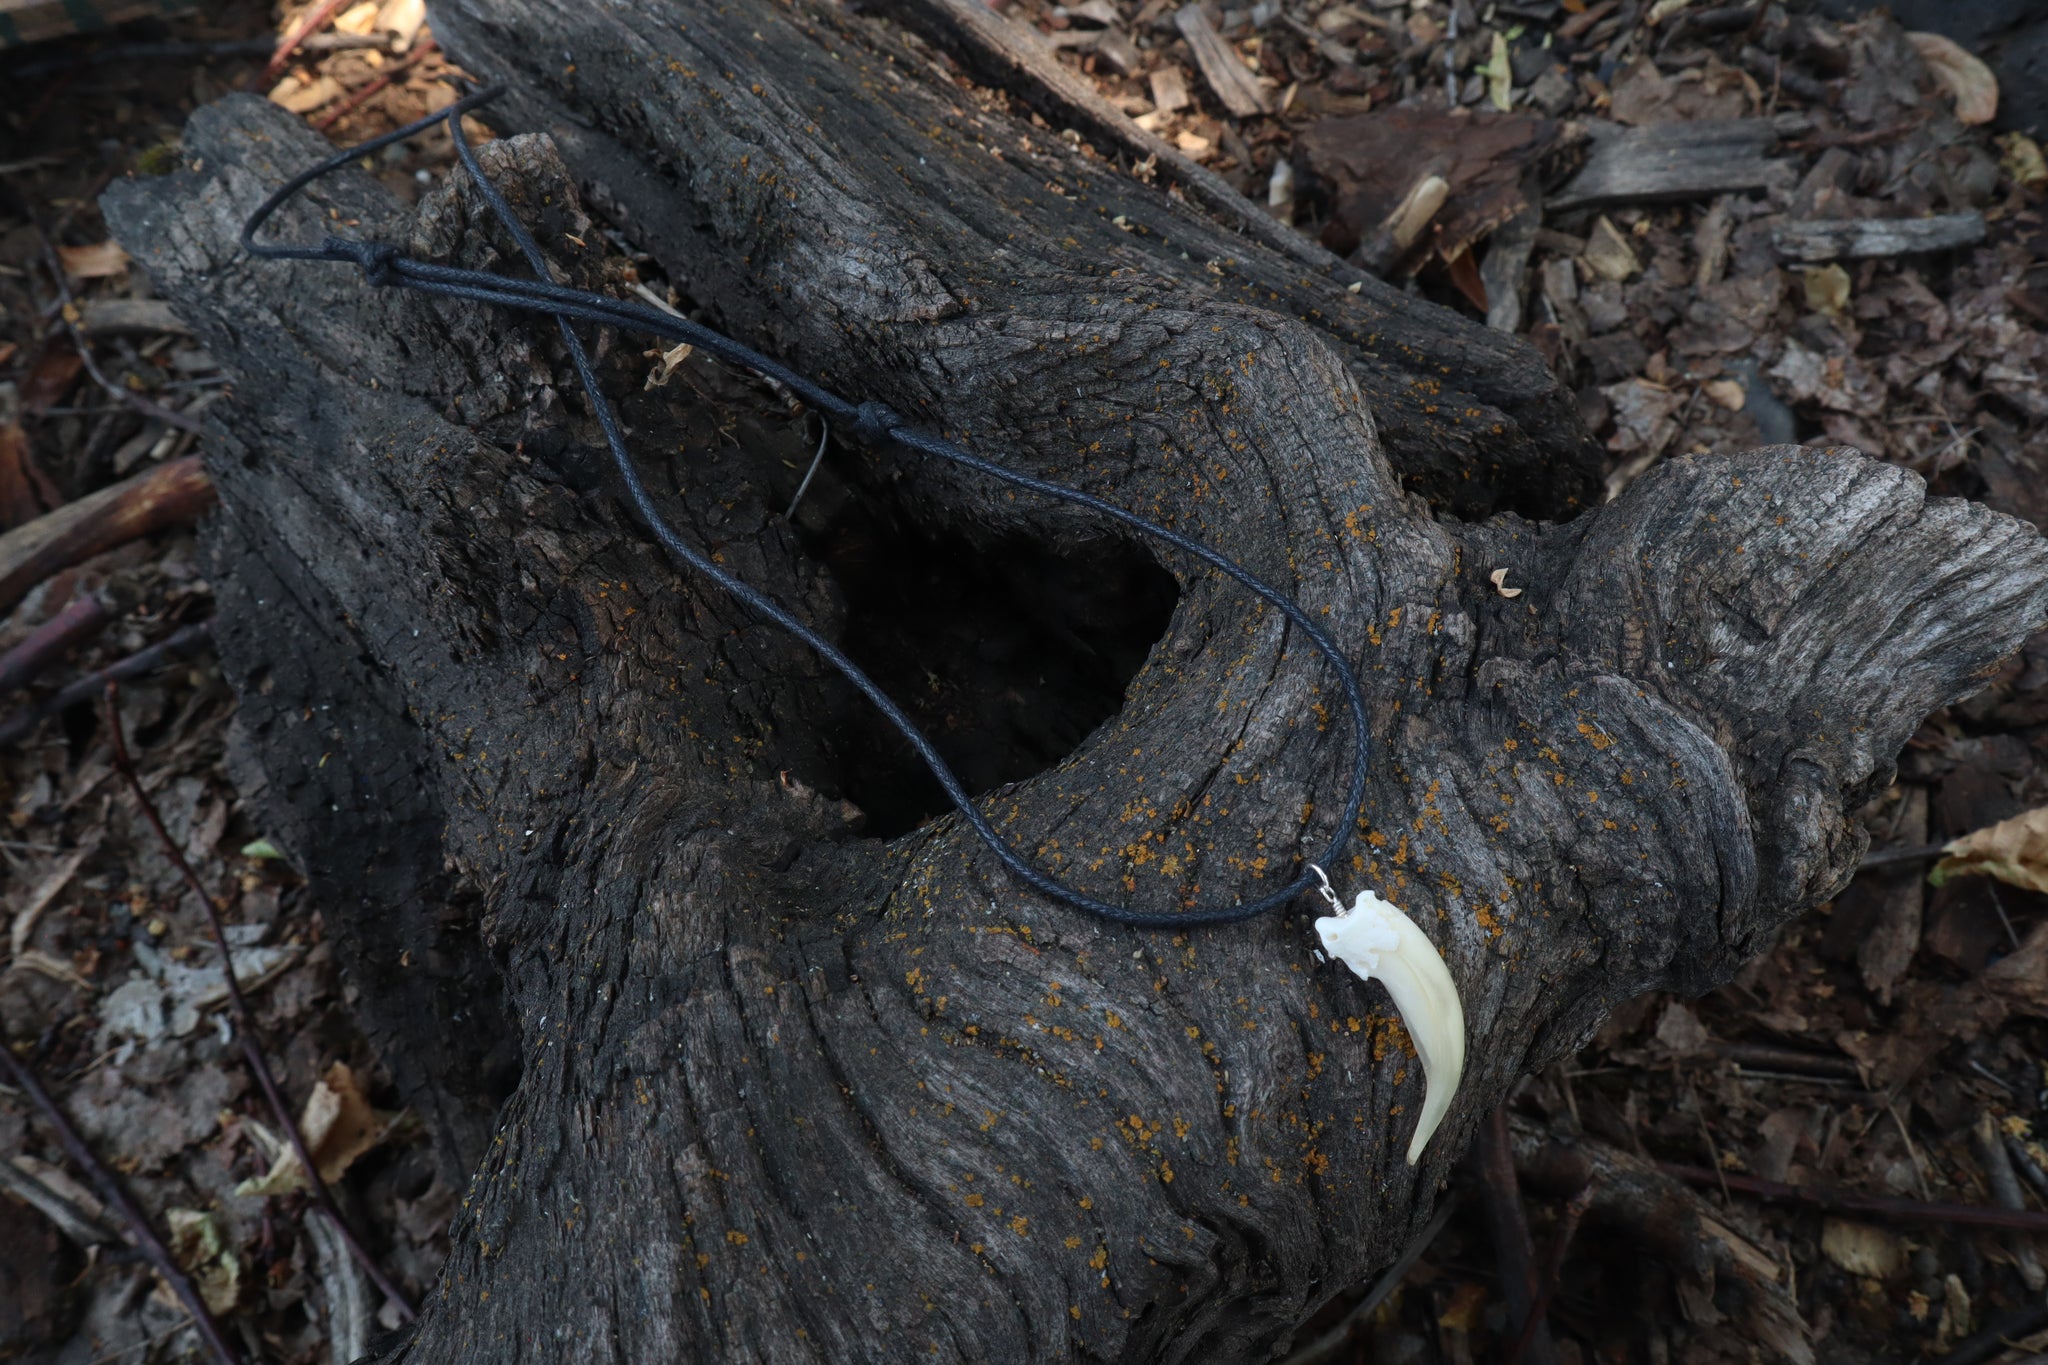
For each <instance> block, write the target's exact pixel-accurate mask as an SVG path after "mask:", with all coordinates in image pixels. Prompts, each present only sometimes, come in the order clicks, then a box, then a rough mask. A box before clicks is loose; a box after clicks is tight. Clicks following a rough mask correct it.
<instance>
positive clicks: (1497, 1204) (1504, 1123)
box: [1479, 1104, 1557, 1365]
mask: <svg viewBox="0 0 2048 1365" xmlns="http://www.w3.org/2000/svg"><path fill="white" fill-rule="evenodd" d="M1479 1176H1480V1185H1481V1188H1482V1189H1483V1190H1484V1191H1485V1194H1486V1216H1487V1222H1488V1223H1490V1224H1491V1225H1492V1227H1493V1252H1494V1255H1495V1257H1497V1258H1498V1259H1499V1261H1500V1286H1501V1297H1502V1298H1503V1299H1505V1300H1506V1301H1507V1310H1508V1318H1507V1320H1508V1327H1509V1328H1510V1330H1513V1329H1516V1328H1519V1329H1520V1331H1521V1335H1522V1338H1523V1342H1522V1345H1521V1347H1519V1348H1518V1350H1517V1357H1518V1358H1519V1356H1520V1354H1521V1352H1522V1351H1526V1352H1527V1353H1528V1355H1529V1359H1530V1360H1531V1361H1533V1362H1536V1365H1548V1362H1553V1361H1555V1360H1556V1359H1557V1355H1556V1351H1555V1350H1554V1348H1553V1347H1552V1346H1551V1343H1550V1334H1549V1333H1548V1332H1546V1331H1544V1330H1543V1325H1542V1324H1541V1323H1539V1322H1538V1321H1537V1320H1536V1313H1535V1307H1536V1264H1535V1260H1536V1257H1535V1250H1534V1248H1533V1247H1531V1246H1530V1243H1529V1222H1528V1219H1527V1218H1526V1217H1525V1216H1524V1214H1523V1212H1522V1190H1521V1186H1520V1184H1518V1183H1517V1182H1516V1180H1515V1149H1514V1144H1513V1143H1512V1141H1511V1140H1510V1139H1509V1136H1508V1108H1507V1105H1506V1104H1500V1105H1497V1106H1495V1108H1494V1110H1493V1112H1492V1113H1490V1114H1488V1115H1487V1116H1486V1125H1485V1126H1484V1127H1483V1128H1481V1129H1480V1130H1479Z"/></svg>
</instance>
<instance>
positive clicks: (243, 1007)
mask: <svg viewBox="0 0 2048 1365" xmlns="http://www.w3.org/2000/svg"><path fill="white" fill-rule="evenodd" d="M119 695H120V684H119V683H115V682H109V683H108V684H107V731H108V734H109V736H110V737H111V739H112V741H113V747H114V767H115V768H116V769H117V770H118V771H119V772H120V774H121V776H122V777H123V778H125V779H126V780H127V782H128V789H129V790H130V791H132V792H133V793H134V794H135V800H136V803H137V804H138V805H140V806H141V807H142V815H143V818H144V819H146V820H147V821H149V827H150V828H151V829H152V830H155V831H156V837H157V841H158V842H159V843H161V844H162V845H163V850H164V855H165V856H166V857H168V858H169V859H170V860H171V863H172V865H173V866H175V867H176V868H177V869H178V872H179V875H181V876H182V877H184V879H185V885H186V886H188V887H190V888H191V889H192V894H193V896H194V897H196V898H197V899H198V901H199V904H200V905H201V906H202V907H203V908H204V909H205V911H206V923H207V926H208V927H209V928H211V929H212V930H213V942H214V946H216V947H217V948H219V949H220V964H221V972H222V974H223V975H224V976H225V977H226V978H227V985H228V999H229V1000H230V1001H231V1002H232V1003H233V1005H234V1010H235V1021H236V1023H237V1024H239V1025H240V1027H239V1028H238V1029H237V1030H236V1032H237V1033H239V1034H240V1035H241V1042H242V1055H243V1056H245V1057H246V1058H247V1059H248V1061H249V1069H250V1071H252V1072H254V1073H255V1076H256V1082H257V1084H258V1085H260V1086H262V1087H263V1096H264V1098H265V1099H266V1100H268V1101H269V1103H270V1112H271V1113H272V1114H273V1115H274V1116H275V1117H276V1119H277V1122H278V1126H279V1127H281V1128H283V1129H284V1132H285V1136H286V1137H288V1138H289V1139H290V1140H291V1144H292V1151H293V1152H294V1153H295V1154H296V1155H297V1156H298V1158H299V1166H300V1167H301V1168H302V1169H303V1170H304V1172H305V1176H306V1188H307V1189H309V1190H310V1191H311V1192H312V1195H313V1201H314V1203H316V1204H318V1205H319V1207H320V1212H321V1213H323V1214H325V1215H326V1216H327V1217H328V1218H329V1219H330V1220H331V1221H332V1222H333V1223H334V1228H335V1231H337V1232H339V1233H340V1234H341V1238H342V1240H343V1241H345V1242H346V1243H348V1249H349V1251H350V1252H351V1253H352V1254H353V1255H354V1256H355V1258H356V1260H357V1261H358V1262H360V1263H361V1264H362V1267H363V1269H364V1270H365V1271H366V1272H368V1274H369V1276H370V1279H371V1280H372V1281H374V1282H375V1283H376V1286H377V1288H379V1289H381V1290H382V1291H384V1295H385V1297H386V1298H388V1299H390V1300H391V1301H392V1302H393V1303H395V1304H397V1305H398V1307H399V1309H400V1311H401V1312H403V1313H404V1314H405V1317H406V1319H407V1321H410V1320H411V1319H412V1318H413V1317H414V1316H415V1313H414V1310H413V1306H412V1303H411V1301H410V1300H408V1299H407V1298H406V1297H405V1293H404V1291H403V1290H401V1289H399V1287H398V1286H397V1285H396V1284H394V1283H392V1282H391V1280H390V1278H389V1277H387V1276H386V1275H385V1274H384V1272H383V1270H381V1269H380V1268H379V1267H378V1265H377V1262H376V1260H375V1259H374V1258H372V1257H371V1255H370V1253H369V1251H368V1249H367V1248H365V1247H364V1246H363V1244H362V1243H361V1242H360V1241H358V1240H357V1239H356V1235H355V1232H354V1230H353V1229H351V1228H350V1227H349V1225H348V1220H347V1219H345V1218H343V1217H342V1216H341V1210H340V1209H339V1208H338V1207H336V1205H335V1203H334V1195H333V1193H332V1191H330V1190H329V1189H328V1188H327V1182H326V1181H325V1180H323V1179H322V1178H321V1176H320V1168H319V1166H318V1165H316V1164H315V1163H314V1161H313V1154H312V1152H311V1151H309V1150H308V1149H307V1147H306V1139H305V1135H304V1134H302V1133H300V1132H299V1125H298V1122H297V1120H295V1119H294V1118H293V1117H292V1113H291V1110H290V1108H288V1107H287V1106H286V1104H285V1100H284V1095H283V1093H282V1092H281V1091H279V1090H278V1088H277V1079H276V1077H274V1076H272V1075H271V1074H270V1063H269V1062H267V1061H265V1060H264V1057H263V1049H262V1048H260V1047H258V1046H257V1045H256V1012H255V1011H254V1010H252V1009H250V1008H249V998H248V997H247V996H245V995H243V994H242V983H241V981H240V980H238V979H237V978H236V976H235V959H234V954H233V953H232V952H230V951H229V949H228V934H227V929H226V927H225V926H223V925H222V924H221V920H220V907H219V906H218V905H216V904H214V900H213V896H212V895H211V894H210V893H209V892H208V891H207V889H206V884H205V883H204V882H202V881H200V880H199V874H198V873H197V872H194V871H193V870H192V864H191V863H189V862H187V861H186V860H185V854H184V851H183V850H182V849H180V848H179V847H178V845H177V841H175V840H174V839H172V838H171V832H170V831H169V830H168V829H166V828H164V820H163V816H161V815H159V814H158V813H157V809H156V803H155V802H154V801H152V800H150V799H149V793H148V792H146V791H144V790H143V787H142V778H141V776H140V775H139V774H137V773H136V771H135V764H134V763H133V762H132V761H131V760H130V759H129V757H128V739H127V736H126V735H124V734H123V733H122V726H121V712H120V708H119V707H118V706H117V705H116V702H117V700H118V698H119Z"/></svg>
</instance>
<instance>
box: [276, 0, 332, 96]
mask: <svg viewBox="0 0 2048 1365" xmlns="http://www.w3.org/2000/svg"><path fill="white" fill-rule="evenodd" d="M348 2H349V0H320V3H319V4H318V5H316V6H315V7H314V9H313V12H312V13H311V14H309V15H307V16H306V18H305V21H304V22H303V23H301V24H300V25H299V26H298V27H297V28H295V29H293V30H292V32H291V36H290V37H288V38H286V39H285V40H284V41H283V42H281V43H279V44H278V45H277V47H276V49H275V50H274V51H273V52H272V53H271V54H270V60H269V61H268V62H266V63H264V66H263V73H262V74H261V75H260V76H258V77H257V78H256V84H257V85H259V86H268V85H270V84H271V83H272V82H274V81H275V80H276V79H277V78H278V75H279V74H280V73H281V72H282V71H283V70H284V65H285V63H286V62H288V61H290V60H291V59H292V54H293V53H294V52H297V51H298V50H299V45H300V44H301V43H303V42H305V41H306V40H307V39H308V38H310V37H312V36H313V35H314V34H316V33H318V32H319V31H320V30H321V29H323V28H326V27H327V24H328V21H329V20H331V19H333V18H334V16H335V15H337V14H339V13H341V11H342V9H343V8H344V7H345V6H347V4H348Z"/></svg>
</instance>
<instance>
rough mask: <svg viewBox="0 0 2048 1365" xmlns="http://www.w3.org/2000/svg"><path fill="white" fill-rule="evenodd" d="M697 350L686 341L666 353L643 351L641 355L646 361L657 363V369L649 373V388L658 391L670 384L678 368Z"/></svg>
mask: <svg viewBox="0 0 2048 1365" xmlns="http://www.w3.org/2000/svg"><path fill="white" fill-rule="evenodd" d="M695 349H696V348H695V347H693V346H691V345H690V343H689V342H687V341H685V342H683V343H682V344H681V345H679V346H676V347H673V348H672V349H670V350H666V351H642V352H641V353H640V354H641V356H642V357H643V358H644V359H649V360H652V361H654V362H655V368H653V369H651V370H649V371H648V372H647V387H648V388H650V389H658V388H660V387H661V386H662V385H664V384H666V383H668V381H669V376H671V375H673V374H674V373H675V372H676V366H678V365H680V364H682V363H683V362H684V361H685V360H688V359H689V358H690V354H691V352H692V351H694V350H695Z"/></svg>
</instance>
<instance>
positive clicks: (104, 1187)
mask: <svg viewBox="0 0 2048 1365" xmlns="http://www.w3.org/2000/svg"><path fill="white" fill-rule="evenodd" d="M0 1063H4V1064H5V1065H6V1067H7V1070H8V1073H9V1075H10V1076H11V1077H12V1078H13V1081H14V1084H15V1085H17V1086H19V1087H20V1088H21V1089H22V1090H24V1091H26V1092H28V1097H29V1099H30V1100H32V1101H34V1103H35V1106H36V1108H37V1109H38V1110H40V1111H42V1115H43V1119H44V1121H45V1122H47V1123H48V1124H49V1125H50V1127H51V1128H53V1129H55V1130H56V1133H57V1141H58V1142H60V1143H61V1144H63V1147H64V1150H65V1151H66V1152H68V1153H69V1154H70V1156H71V1159H72V1161H74V1162H76V1163H77V1164H78V1166H79V1167H80V1168H81V1169H83V1170H84V1171H85V1173H86V1174H87V1175H88V1176H90V1177H91V1178H92V1183H93V1184H95V1185H97V1186H99V1191H100V1198H102V1199H104V1200H106V1201H107V1203H109V1204H111V1205H113V1207H114V1208H115V1210H117V1211H118V1212H119V1213H120V1215H121V1217H122V1219H123V1220H124V1221H125V1222H126V1223H127V1224H128V1230H129V1232H130V1233H132V1234H133V1235H134V1237H135V1245H136V1246H137V1247H138V1248H140V1249H141V1251H142V1254H143V1256H145V1257H146V1258H148V1260H149V1263H150V1265H152V1266H154V1267H155V1268H156V1273H157V1274H158V1275H161V1276H162V1277H163V1281H164V1283H165V1284H167V1285H169V1286H170V1287H171V1292H172V1293H173V1294H176V1295H177V1296H178V1302H180V1303H182V1304H184V1305H185V1311H186V1312H187V1313H190V1314H191V1315H192V1325H193V1326H194V1327H196V1328H198V1329H199V1335H200V1337H201V1338H202V1339H203V1340H204V1341H205V1342H206V1344H207V1346H208V1347H209V1348H210V1349H211V1350H212V1352H213V1354H214V1358H215V1359H217V1360H220V1361H222V1362H223V1365H241V1359H242V1358H241V1356H239V1355H237V1354H236V1353H235V1349H234V1348H233V1347H232V1346H230V1345H228V1341H227V1338H226V1337H225V1336H222V1335H221V1330H220V1324H219V1323H218V1322H215V1321H214V1318H213V1314H212V1313H210V1312H208V1311H207V1308H206V1300H205V1299H203V1298H201V1297H200V1296H199V1291H198V1289H196V1288H195V1287H194V1286H193V1284H192V1281H191V1279H190V1278H189V1277H188V1276H187V1275H186V1274H185V1272H184V1271H182V1270H180V1269H179V1268H178V1263H177V1262H176V1261H174V1260H172V1259H171V1253H170V1250H169V1249H168V1248H166V1247H165V1246H164V1244H163V1240H162V1239H161V1238H159V1237H158V1236H157V1235H156V1229H155V1228H153V1227H151V1226H150V1225H149V1216H148V1215H147V1214H145V1213H143V1211H142V1209H141V1208H140V1207H139V1206H138V1205H137V1204H136V1203H135V1201H134V1200H133V1199H131V1198H129V1197H128V1191H127V1189H126V1187H124V1186H123V1185H122V1184H121V1182H120V1181H119V1180H116V1179H115V1178H114V1173H113V1172H112V1171H110V1170H108V1169H107V1168H106V1166H105V1165H104V1164H103V1163H102V1162H101V1161H100V1159H99V1158H98V1157H97V1156H94V1155H93V1150H92V1148H91V1147H89V1146H87V1145H86V1142H85V1139H84V1138H82V1137H80V1136H79V1135H78V1130H77V1129H75V1128H73V1127H72V1126H71V1120H70V1119H68V1118H66V1117H65V1116H64V1111H63V1110H62V1109H59V1108H58V1107H57V1101H56V1100H54V1099H52V1098H51V1097H50V1092H49V1091H47V1090H45V1089H43V1083H42V1081H41V1080H39V1079H38V1078H37V1076H36V1073H35V1072H34V1071H32V1070H31V1069H30V1068H29V1065H28V1063H27V1062H24V1061H22V1060H21V1059H20V1058H19V1057H17V1056H15V1055H14V1049H13V1048H11V1047H8V1046H7V1045H6V1044H5V1043H0Z"/></svg>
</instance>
